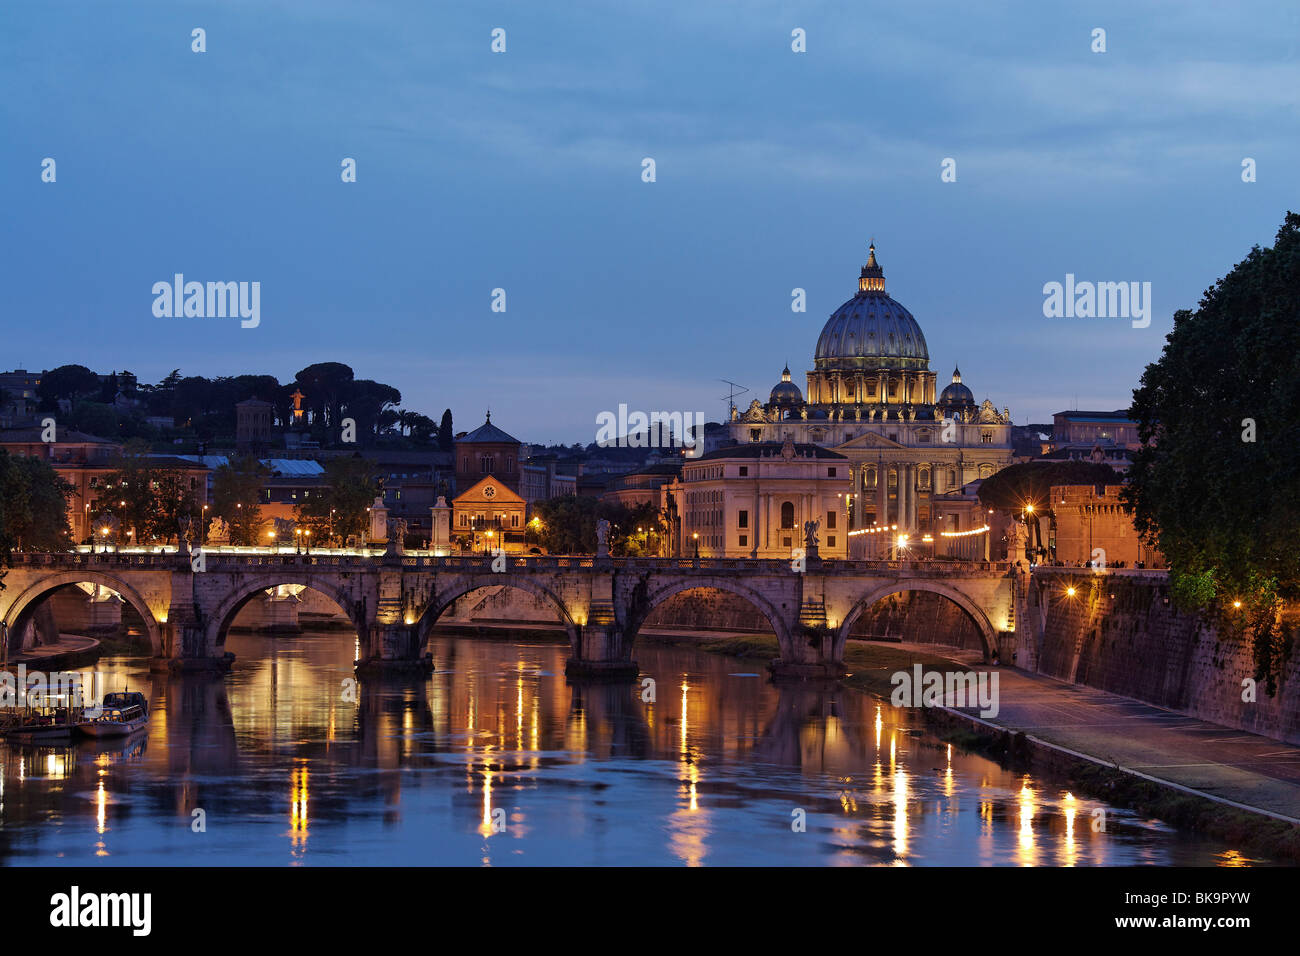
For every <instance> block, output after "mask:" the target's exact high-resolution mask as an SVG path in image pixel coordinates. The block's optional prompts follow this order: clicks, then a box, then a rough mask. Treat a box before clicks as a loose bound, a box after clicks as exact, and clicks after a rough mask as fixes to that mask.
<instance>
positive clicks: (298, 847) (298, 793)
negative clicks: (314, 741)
mask: <svg viewBox="0 0 1300 956" xmlns="http://www.w3.org/2000/svg"><path fill="white" fill-rule="evenodd" d="M307 796H308V792H307V767H306V766H305V765H303V766H298V767H294V768H293V770H292V771H291V772H290V774H289V844H290V846H291V847H293V850H294V854H293V855H294V856H295V857H297V856H300V855H301V853H302V851H303V850H304V849H306V847H307V823H308V811H307Z"/></svg>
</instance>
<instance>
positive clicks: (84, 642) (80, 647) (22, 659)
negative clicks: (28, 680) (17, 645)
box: [7, 634, 99, 670]
mask: <svg viewBox="0 0 1300 956" xmlns="http://www.w3.org/2000/svg"><path fill="white" fill-rule="evenodd" d="M98 646H99V641H97V640H95V639H94V638H93V637H82V636H80V635H78V634H60V635H59V639H58V640H57V641H55V642H53V643H52V644H40V645H38V646H36V647H25V648H23V650H22V651H21V652H20V653H18V654H14V655H12V656H11V657H10V658H9V660H8V661H7V666H8V667H11V668H12V667H17V666H18V665H19V664H26V665H27V667H28V669H30V670H49V668H48V667H43V666H42V665H44V664H45V663H47V662H49V661H57V660H59V659H61V658H63V657H65V656H67V655H80V654H82V653H88V652H90V651H92V650H94V649H95V648H96V647H98Z"/></svg>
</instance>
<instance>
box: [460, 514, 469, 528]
mask: <svg viewBox="0 0 1300 956" xmlns="http://www.w3.org/2000/svg"><path fill="white" fill-rule="evenodd" d="M460 526H461V527H462V528H468V527H469V515H467V514H464V513H462V514H461V516H460Z"/></svg>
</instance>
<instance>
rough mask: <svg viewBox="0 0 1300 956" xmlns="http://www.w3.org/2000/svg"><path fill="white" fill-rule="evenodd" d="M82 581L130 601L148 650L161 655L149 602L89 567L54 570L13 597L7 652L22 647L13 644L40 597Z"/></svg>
mask: <svg viewBox="0 0 1300 956" xmlns="http://www.w3.org/2000/svg"><path fill="white" fill-rule="evenodd" d="M82 582H86V583H88V584H99V585H102V586H104V587H106V588H108V589H110V590H112V591H116V592H117V593H118V594H120V595H122V600H123V601H126V602H127V603H128V604H130V605H131V607H132V608H134V609H135V612H136V613H137V614H139V615H140V619H141V620H142V621H144V629H145V634H146V635H147V636H148V638H149V649H150V652H151V653H152V654H153V655H154V656H155V657H158V656H161V655H162V654H163V635H162V626H161V625H160V624H159V623H158V620H157V618H155V617H154V613H153V611H152V610H151V609H150V607H149V602H148V601H146V600H145V599H144V597H143V596H142V595H141V594H140V592H139V591H137V590H136V589H135V588H133V587H131V585H129V584H127V583H126V582H125V581H123V580H122V579H121V578H117V577H114V576H113V575H111V574H105V573H103V572H102V571H91V570H88V569H87V570H78V571H59V572H56V573H54V574H51V575H49V576H48V577H44V578H41V579H40V580H39V581H37V582H36V583H34V584H32V585H30V586H28V588H27V589H26V590H25V591H23V592H22V593H21V594H19V595H18V597H16V598H14V602H13V603H12V604H10V605H9V610H8V611H7V612H6V613H5V616H4V621H5V624H6V625H8V633H9V640H10V642H11V643H10V646H9V652H10V653H11V654H15V653H17V652H18V651H20V650H21V648H19V647H17V646H16V643H17V642H18V641H20V640H22V632H23V629H24V627H25V625H26V623H27V619H28V618H29V617H30V615H31V613H32V612H33V611H34V610H35V609H36V607H37V605H39V604H40V602H41V601H42V600H44V599H45V598H46V597H48V596H49V595H50V594H52V593H53V592H55V591H57V590H59V589H60V588H65V587H67V586H68V585H71V584H81V583H82Z"/></svg>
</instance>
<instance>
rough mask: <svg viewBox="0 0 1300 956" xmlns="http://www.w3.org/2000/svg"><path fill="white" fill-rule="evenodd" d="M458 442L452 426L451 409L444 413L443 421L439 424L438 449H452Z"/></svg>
mask: <svg viewBox="0 0 1300 956" xmlns="http://www.w3.org/2000/svg"><path fill="white" fill-rule="evenodd" d="M455 443H456V433H455V432H454V431H452V427H451V409H450V408H449V409H447V410H446V411H445V412H443V413H442V421H441V422H440V423H439V425H438V450H439V451H451V449H452V447H453V446H454V445H455Z"/></svg>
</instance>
